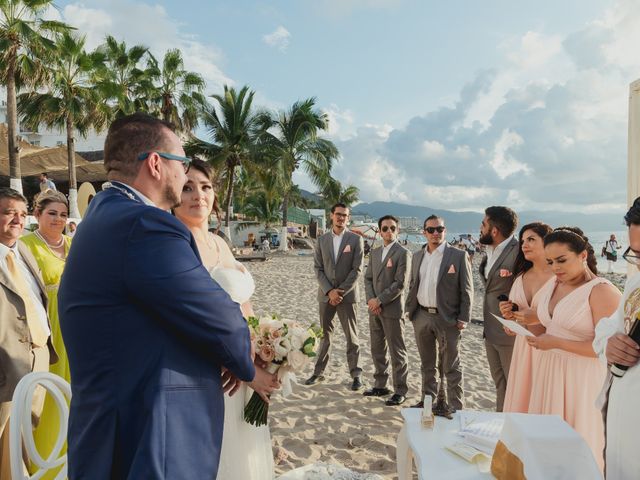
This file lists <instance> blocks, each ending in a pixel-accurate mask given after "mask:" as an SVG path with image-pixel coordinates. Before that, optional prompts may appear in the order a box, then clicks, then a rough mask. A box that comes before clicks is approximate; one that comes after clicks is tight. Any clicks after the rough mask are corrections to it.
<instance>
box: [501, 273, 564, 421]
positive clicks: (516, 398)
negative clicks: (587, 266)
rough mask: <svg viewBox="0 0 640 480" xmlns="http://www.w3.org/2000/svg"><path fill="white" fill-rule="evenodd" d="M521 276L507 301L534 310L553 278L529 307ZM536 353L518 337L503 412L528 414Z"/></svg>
mask: <svg viewBox="0 0 640 480" xmlns="http://www.w3.org/2000/svg"><path fill="white" fill-rule="evenodd" d="M522 277H523V275H518V276H517V277H516V279H515V280H514V282H513V286H512V287H511V291H510V292H509V300H511V301H512V302H513V303H515V304H516V305H518V308H519V309H520V310H527V309H536V308H537V306H538V299H539V298H540V297H539V295H540V292H541V291H543V290H544V287H545V286H546V285H547V284H548V283H550V282H553V281H554V280H555V279H554V277H552V278H550V279H549V280H547V281H546V282H545V283H544V284H543V285H542V287H540V289H539V290H538V291H537V292H536V293H535V294H534V295H533V298H532V299H531V305H529V303H528V302H527V296H526V295H525V293H524V283H523V281H522ZM537 354H538V351H537V350H536V349H535V348H533V347H531V346H530V345H529V344H528V343H527V341H526V340H525V337H523V336H521V335H518V336H516V341H515V343H514V345H513V354H512V356H511V366H510V367H509V379H508V380H507V393H506V394H505V397H504V406H503V411H504V412H516V413H528V412H529V397H530V396H531V378H532V370H534V369H536V368H537V363H536V362H537Z"/></svg>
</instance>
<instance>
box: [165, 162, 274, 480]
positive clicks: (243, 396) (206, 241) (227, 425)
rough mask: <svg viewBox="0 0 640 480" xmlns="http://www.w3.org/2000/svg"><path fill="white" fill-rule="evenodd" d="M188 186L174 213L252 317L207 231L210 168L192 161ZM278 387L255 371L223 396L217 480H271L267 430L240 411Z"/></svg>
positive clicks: (229, 262) (240, 278)
mask: <svg viewBox="0 0 640 480" xmlns="http://www.w3.org/2000/svg"><path fill="white" fill-rule="evenodd" d="M187 177H188V178H189V181H188V182H187V184H186V185H185V187H184V189H183V192H182V204H181V205H180V206H179V207H177V208H176V209H175V210H174V213H175V215H176V217H177V218H178V219H179V220H181V221H182V222H183V223H184V224H185V225H186V226H187V227H188V228H189V230H190V231H191V233H192V234H193V236H194V238H195V240H196V243H197V245H198V251H199V252H200V256H201V258H202V263H203V264H204V266H205V267H207V269H208V270H209V272H210V273H211V276H212V277H213V279H214V280H216V281H217V282H218V284H220V286H221V287H222V288H223V289H224V290H225V291H226V292H227V293H228V294H229V296H230V297H231V298H232V299H233V300H234V301H235V302H237V303H239V304H240V306H241V309H242V312H243V314H244V315H245V316H249V315H253V309H252V307H251V304H250V303H249V299H250V297H251V295H252V294H253V291H254V288H255V285H254V282H253V278H252V277H251V274H250V273H249V272H248V271H247V270H246V269H245V268H244V266H242V265H241V264H240V263H238V262H237V261H236V260H235V258H234V257H233V254H232V253H231V250H230V249H229V247H228V246H227V244H226V243H225V242H224V240H222V239H221V238H220V237H219V236H218V235H213V234H212V233H210V232H209V231H208V226H209V215H210V213H211V212H212V210H217V205H215V206H214V204H215V193H214V190H213V185H212V177H213V170H212V168H211V166H209V164H207V163H205V162H202V161H200V160H194V161H193V163H192V164H191V168H190V169H189V172H188V173H187ZM276 388H278V381H277V379H276V377H275V376H274V375H271V374H269V373H268V372H266V371H265V370H264V369H262V368H260V367H258V366H256V377H255V378H254V380H253V382H251V383H250V384H249V385H247V384H245V383H241V384H240V385H239V387H238V389H237V391H236V392H235V393H234V394H233V395H231V396H230V395H229V394H225V397H224V405H225V414H224V432H223V440H222V449H221V451H220V466H219V467H218V477H217V478H218V480H236V479H238V480H239V479H242V480H272V479H273V478H274V467H273V453H272V450H271V435H270V433H269V427H268V426H263V427H255V426H254V425H251V424H248V423H246V422H245V421H244V406H245V404H246V403H247V402H248V401H249V399H250V398H251V395H252V394H253V392H254V390H255V391H257V392H259V393H260V394H261V395H262V396H263V398H266V395H267V394H269V393H271V392H272V391H273V390H274V389H276Z"/></svg>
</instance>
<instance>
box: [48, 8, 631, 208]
mask: <svg viewBox="0 0 640 480" xmlns="http://www.w3.org/2000/svg"><path fill="white" fill-rule="evenodd" d="M57 5H58V7H59V8H60V15H61V16H62V17H63V18H64V19H65V20H67V21H68V22H70V23H72V24H74V25H76V26H77V27H79V29H80V31H82V32H84V33H86V34H87V35H88V42H89V44H90V45H91V46H95V45H97V44H98V43H99V42H100V41H101V39H102V38H103V37H104V35H105V33H110V34H112V35H114V36H116V37H117V38H121V39H124V40H126V41H127V42H128V43H129V44H134V43H142V44H145V45H147V46H149V47H150V48H151V49H152V51H153V52H154V53H155V54H157V55H162V53H163V52H164V51H165V50H166V49H167V48H173V47H176V46H178V47H180V48H181V49H182V50H183V52H184V54H185V57H186V59H187V66H188V67H189V68H191V69H193V70H197V71H199V72H201V73H202V74H203V75H204V76H205V78H206V79H207V81H208V85H209V90H210V91H211V92H217V91H219V90H220V89H221V85H223V84H224V83H230V84H232V85H235V86H242V85H245V84H248V85H249V86H250V87H251V88H253V89H254V90H256V96H257V101H258V103H259V104H260V105H262V106H265V107H267V108H272V109H281V108H286V107H287V106H289V105H290V104H291V103H293V102H294V101H295V100H298V99H301V98H305V97H309V96H315V97H317V100H318V106H319V107H320V108H321V109H323V110H324V111H326V112H327V113H328V115H329V117H330V119H331V128H330V131H329V133H328V135H329V137H330V138H331V139H332V140H334V141H335V142H336V144H337V145H338V147H339V148H340V150H341V153H342V158H341V160H340V162H338V164H337V165H336V167H335V175H336V176H337V177H338V178H340V179H341V180H342V181H343V182H344V183H352V184H355V185H356V186H358V187H359V188H360V190H361V198H362V200H363V201H373V200H395V201H401V202H405V203H411V204H419V205H427V206H431V207H434V208H451V209H456V210H482V209H483V208H484V207H485V206H487V205H489V204H498V203H502V204H509V205H511V206H513V207H515V208H517V209H520V210H533V209H554V210H558V209H562V210H568V211H574V210H581V211H585V210H586V211H594V212H596V211H598V212H601V211H612V210H616V211H617V212H618V211H621V210H623V209H624V203H625V185H626V179H625V168H626V118H627V97H628V84H629V83H630V82H631V81H633V80H635V79H636V78H638V77H640V58H637V57H638V55H637V53H636V47H635V46H636V45H638V44H639V43H638V42H640V31H639V30H640V29H638V28H637V25H640V23H639V21H640V2H636V1H634V0H620V1H615V2H614V1H603V0H582V1H577V0H563V1H557V0H556V1H546V0H544V1H543V0H539V1H537V2H524V1H513V0H511V1H507V0H500V1H497V0H485V1H484V2H479V1H475V0H464V1H462V0H458V1H454V0H452V1H449V2H440V1H427V0H422V1H419V0H415V1H413V0H315V1H302V0H291V1H271V2H266V1H265V2H260V1H242V0H239V1H225V2H220V1H218V2H211V1H196V0H183V1H180V2H168V1H164V2H157V3H152V2H146V3H143V2H138V1H134V0H109V1H106V0H84V1H82V2H74V1H62V2H58V3H57ZM296 179H297V180H298V181H299V182H300V184H301V185H302V186H303V187H306V188H308V189H311V190H313V187H312V186H311V185H310V184H309V182H308V180H307V179H306V178H305V176H304V175H298V176H297V177H296Z"/></svg>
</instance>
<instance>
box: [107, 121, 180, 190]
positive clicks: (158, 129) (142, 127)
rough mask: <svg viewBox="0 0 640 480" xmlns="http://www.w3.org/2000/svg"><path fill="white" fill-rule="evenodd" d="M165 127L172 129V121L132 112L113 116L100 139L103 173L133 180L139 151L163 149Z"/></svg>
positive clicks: (137, 164) (138, 162)
mask: <svg viewBox="0 0 640 480" xmlns="http://www.w3.org/2000/svg"><path fill="white" fill-rule="evenodd" d="M167 130H169V131H171V132H173V131H174V127H173V124H171V123H169V122H165V121H164V120H160V119H159V118H156V117H152V116H151V115H147V114H146V113H140V112H137V113H134V114H132V115H127V116H125V117H121V118H119V119H117V120H116V121H115V122H113V123H112V124H111V126H110V127H109V132H108V133H107V139H106V140H105V142H104V168H105V170H106V171H107V175H111V174H115V175H113V176H114V177H118V178H121V179H133V178H135V176H136V175H137V174H138V171H139V170H140V166H141V165H142V162H140V161H138V156H139V155H140V154H141V153H145V152H153V151H156V150H160V151H162V150H165V147H166V146H167V142H166V138H167Z"/></svg>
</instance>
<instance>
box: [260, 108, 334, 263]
mask: <svg viewBox="0 0 640 480" xmlns="http://www.w3.org/2000/svg"><path fill="white" fill-rule="evenodd" d="M314 106H315V98H309V99H307V100H304V101H300V102H296V103H294V104H293V105H292V106H291V108H290V109H289V110H288V111H283V112H279V113H278V114H277V115H276V116H275V118H273V119H271V122H270V124H268V125H264V126H263V133H262V135H261V138H260V143H261V144H263V145H264V146H265V147H266V148H267V149H268V151H269V152H270V155H273V156H274V157H275V158H277V159H278V160H279V162H280V171H281V175H282V177H283V179H284V183H283V201H282V239H281V241H280V248H281V249H282V250H286V249H287V241H286V235H287V209H288V208H289V200H290V195H291V189H292V188H293V173H294V172H295V171H296V170H297V169H298V168H299V167H302V168H303V169H304V170H305V171H306V172H307V174H308V175H309V177H310V178H311V181H312V182H313V183H314V184H315V185H316V186H318V187H319V188H323V187H324V186H325V185H326V184H327V182H328V181H329V179H330V178H331V177H330V174H331V167H332V164H333V161H334V160H335V159H336V158H337V157H338V149H337V148H336V146H335V145H334V144H333V142H331V141H330V140H326V139H324V138H319V137H318V132H319V131H321V130H326V129H327V127H328V117H327V115H326V114H324V113H321V112H320V111H318V110H317V109H315V108H314ZM272 131H274V133H271V132H272Z"/></svg>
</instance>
